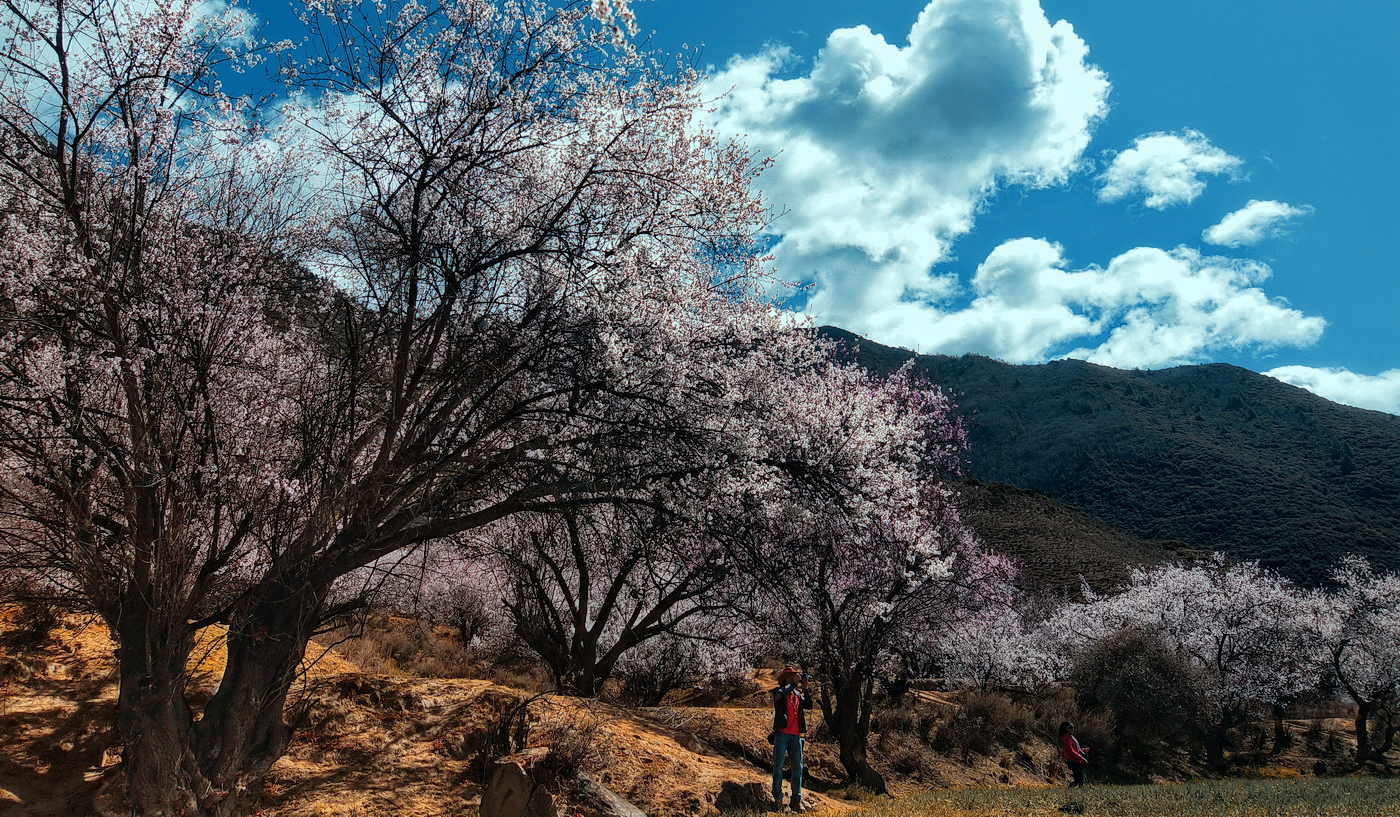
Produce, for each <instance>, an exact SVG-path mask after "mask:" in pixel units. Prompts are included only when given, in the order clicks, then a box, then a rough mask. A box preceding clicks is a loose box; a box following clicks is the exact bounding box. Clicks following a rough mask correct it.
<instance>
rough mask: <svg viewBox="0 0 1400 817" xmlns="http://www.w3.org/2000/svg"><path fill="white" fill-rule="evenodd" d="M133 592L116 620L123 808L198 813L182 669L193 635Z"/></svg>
mask: <svg viewBox="0 0 1400 817" xmlns="http://www.w3.org/2000/svg"><path fill="white" fill-rule="evenodd" d="M147 596H148V593H145V592H142V591H136V590H133V591H132V592H130V593H128V594H127V597H126V598H125V599H123V603H122V606H121V609H120V612H119V613H118V614H117V616H116V622H115V624H116V626H115V629H116V637H117V645H118V649H117V668H118V669H117V672H118V693H117V732H118V734H119V735H120V736H121V741H122V766H121V773H120V777H119V778H117V780H116V781H115V782H116V783H117V787H116V788H117V789H118V790H120V789H121V788H122V787H124V788H125V791H124V792H122V793H119V794H117V797H118V798H119V799H121V800H122V801H123V809H124V810H126V811H128V813H129V814H132V815H137V817H155V815H161V817H165V816H166V815H172V816H173V815H193V814H197V813H198V806H197V802H198V798H197V797H196V794H195V793H196V792H197V791H199V790H200V789H201V788H202V786H201V785H200V782H199V779H198V777H199V776H198V772H197V770H196V768H195V765H194V763H193V756H192V755H191V754H190V750H189V738H190V733H191V727H192V722H193V715H192V713H191V711H190V707H189V703H188V702H187V701H186V699H185V665H186V663H187V661H188V660H189V655H190V651H191V649H192V647H193V643H194V640H193V636H192V634H191V633H190V632H189V630H188V628H187V627H186V626H185V622H184V621H183V620H179V621H174V622H171V621H167V620H164V619H163V618H162V617H161V616H160V615H158V614H157V613H155V612H154V611H153V610H151V609H150V606H149V605H148V604H147V603H146V602H147V601H148V599H147Z"/></svg>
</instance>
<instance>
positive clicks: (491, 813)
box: [481, 760, 559, 817]
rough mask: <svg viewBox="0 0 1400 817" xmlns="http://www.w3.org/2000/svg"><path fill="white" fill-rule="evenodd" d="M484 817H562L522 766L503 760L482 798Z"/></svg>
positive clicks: (497, 764) (545, 792)
mask: <svg viewBox="0 0 1400 817" xmlns="http://www.w3.org/2000/svg"><path fill="white" fill-rule="evenodd" d="M481 817H559V809H558V808H557V807H556V806H555V805H554V797H553V796H551V795H550V793H549V792H547V791H545V790H544V787H543V786H540V785H538V784H536V783H535V781H533V780H531V779H530V776H529V775H528V774H526V773H525V769H524V768H522V767H521V765H520V764H519V763H513V762H511V761H508V760H502V761H498V762H497V763H496V768H495V769H494V770H493V771H492V772H491V779H490V780H489V781H487V783H486V790H485V791H484V792H483V793H482V795H481Z"/></svg>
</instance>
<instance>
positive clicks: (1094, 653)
mask: <svg viewBox="0 0 1400 817" xmlns="http://www.w3.org/2000/svg"><path fill="white" fill-rule="evenodd" d="M1397 591H1400V576H1397V575H1396V574H1376V573H1375V572H1373V570H1372V569H1371V567H1370V566H1369V565H1368V564H1367V563H1366V562H1365V561H1364V560H1361V559H1357V558H1349V559H1348V560H1345V561H1344V562H1343V564H1341V565H1339V566H1338V568H1337V570H1336V572H1335V574H1334V576H1333V585H1332V586H1331V587H1329V588H1324V589H1314V590H1308V589H1304V588H1299V587H1295V586H1293V585H1292V584H1290V583H1289V582H1288V581H1287V580H1285V579H1282V578H1280V577H1279V576H1277V575H1275V574H1272V573H1270V572H1268V571H1265V570H1262V569H1260V568H1259V567H1258V566H1257V565H1254V564H1230V563H1227V562H1226V561H1225V560H1224V559H1223V557H1220V556H1218V555H1217V556H1216V557H1214V558H1213V559H1212V560H1210V561H1208V562H1205V563H1200V564H1194V565H1180V564H1166V565H1162V566H1159V567H1157V568H1154V569H1151V570H1138V571H1136V572H1134V574H1133V576H1132V580H1131V582H1130V584H1129V586H1128V587H1126V588H1125V589H1124V590H1123V591H1122V592H1120V593H1117V594H1113V595H1103V596H1099V595H1096V594H1094V593H1093V592H1086V593H1085V599H1084V600H1082V601H1078V602H1071V603H1065V604H1058V605H1050V606H1045V605H1039V606H1038V609H1036V612H1035V613H1034V614H1029V615H1028V614H1023V613H1022V612H1020V611H1018V610H1017V609H1015V605H1012V606H1008V607H994V608H989V609H987V610H986V611H985V612H984V613H983V614H982V615H981V616H978V617H973V618H971V619H968V620H966V621H961V620H958V619H953V620H950V625H949V626H948V627H945V628H944V629H943V630H941V631H940V633H939V635H938V639H937V640H938V643H937V645H936V646H935V650H934V652H935V654H936V655H937V656H938V658H939V660H940V661H941V662H942V666H943V667H944V668H945V669H946V670H947V671H948V672H949V673H950V674H951V675H954V676H957V677H961V678H965V679H968V680H969V681H972V682H976V683H980V684H981V685H982V686H984V687H987V686H992V687H996V686H1002V687H1006V688H1019V689H1036V688H1042V689H1043V688H1045V687H1047V686H1050V685H1057V684H1074V685H1076V692H1077V693H1078V695H1079V697H1080V700H1081V702H1083V701H1085V700H1086V699H1088V700H1093V699H1094V698H1096V697H1098V699H1099V702H1100V703H1107V704H1109V708H1116V709H1117V710H1118V711H1119V714H1121V715H1127V714H1128V711H1129V710H1132V711H1135V712H1137V713H1139V714H1138V715H1137V716H1136V717H1134V718H1133V719H1132V720H1133V721H1136V722H1139V724H1140V722H1143V721H1149V720H1155V721H1157V724H1156V727H1155V728H1156V729H1157V730H1158V731H1159V733H1160V734H1159V735H1158V736H1159V737H1162V738H1167V737H1171V736H1173V735H1181V736H1182V737H1184V738H1185V740H1186V741H1187V742H1190V743H1198V744H1199V745H1200V746H1201V747H1202V748H1203V750H1204V753H1205V758H1206V760H1207V763H1208V764H1209V765H1211V766H1213V767H1215V768H1223V767H1224V765H1225V757H1224V748H1225V741H1226V737H1227V735H1228V733H1229V731H1230V730H1231V729H1232V728H1233V727H1237V726H1240V725H1243V724H1245V723H1246V722H1249V721H1251V720H1253V719H1256V718H1259V717H1261V716H1265V715H1273V716H1275V717H1279V716H1280V715H1281V713H1282V712H1283V711H1284V709H1285V708H1286V707H1287V705H1288V704H1290V703H1292V702H1294V701H1296V700H1298V699H1299V698H1300V697H1303V696H1307V695H1312V696H1324V697H1326V696H1340V697H1341V698H1342V699H1343V700H1348V701H1349V702H1350V703H1352V704H1354V706H1355V708H1356V720H1355V734H1356V744H1357V749H1356V761H1357V763H1358V764H1364V763H1367V762H1370V761H1376V762H1384V759H1385V754H1386V752H1388V751H1390V750H1391V749H1392V748H1393V746H1394V742H1395V736H1396V734H1397V731H1400V592H1397ZM1129 643H1131V644H1133V645H1134V647H1133V651H1134V652H1136V653H1138V654H1144V653H1145V654H1156V655H1159V656H1160V659H1159V660H1156V661H1155V662H1154V666H1152V667H1151V668H1150V669H1149V671H1148V672H1146V673H1139V674H1138V675H1137V677H1129V675H1130V673H1132V672H1134V671H1135V670H1133V669H1132V668H1129V667H1124V666H1104V662H1115V661H1121V660H1123V658H1124V655H1117V656H1115V650H1117V649H1118V647H1119V646H1121V645H1124V644H1129ZM1096 662H1098V663H1097V665H1096ZM1115 685H1116V686H1117V687H1118V691H1119V692H1123V691H1126V693H1127V694H1128V695H1129V697H1131V698H1132V700H1126V699H1118V700H1116V701H1115V700H1113V698H1114V694H1116V693H1114V692H1113V690H1111V689H1109V688H1111V687H1114V686H1115ZM1096 687H1102V688H1101V689H1096ZM1124 687H1135V688H1132V689H1127V690H1124ZM1103 692H1109V694H1107V695H1102V694H1100V693H1103ZM1139 724H1134V723H1128V722H1124V721H1120V723H1119V726H1120V727H1128V728H1134V727H1135V726H1137V725H1139ZM1276 734H1277V733H1276ZM1278 736H1279V737H1280V738H1283V735H1282V734H1278Z"/></svg>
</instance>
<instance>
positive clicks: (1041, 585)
mask: <svg viewBox="0 0 1400 817" xmlns="http://www.w3.org/2000/svg"><path fill="white" fill-rule="evenodd" d="M958 505H959V507H960V509H961V510H962V513H963V518H964V519H966V520H967V522H968V524H969V525H970V526H971V527H972V529H973V530H974V531H976V532H977V536H978V538H979V539H981V540H982V541H983V542H984V543H986V544H987V545H988V546H990V547H991V549H992V550H995V551H997V552H998V553H1001V554H1003V555H1006V556H1010V557H1012V558H1013V559H1015V560H1016V562H1017V565H1018V566H1019V568H1020V572H1019V574H1018V576H1017V584H1019V585H1020V586H1021V587H1022V589H1025V590H1028V591H1031V592H1032V593H1036V594H1040V593H1046V592H1048V593H1050V594H1052V595H1064V594H1067V595H1070V596H1075V595H1077V594H1078V592H1079V589H1080V587H1081V586H1082V585H1083V584H1088V585H1089V586H1090V587H1092V588H1093V589H1094V590H1096V591H1099V592H1113V591H1116V590H1118V589H1120V588H1122V587H1123V586H1124V585H1126V584H1127V583H1128V574H1129V571H1131V570H1132V569H1133V568H1135V567H1151V566H1152V565H1155V564H1160V563H1161V562H1164V561H1168V560H1170V559H1173V558H1179V557H1183V556H1185V557H1195V556H1199V555H1200V554H1198V553H1189V552H1183V551H1182V549H1181V543H1180V542H1155V541H1146V540H1143V539H1138V538H1136V537H1133V536H1129V535H1127V534H1125V533H1123V532H1122V531H1119V530H1116V529H1114V528H1112V527H1110V526H1109V525H1107V524H1105V523H1104V522H1102V521H1100V520H1098V519H1095V518H1094V517H1092V516H1090V515H1088V514H1086V513H1084V512H1083V511H1078V510H1075V509H1074V508H1071V507H1069V506H1068V505H1065V504H1064V503H1062V502H1057V501H1055V500H1053V499H1051V498H1050V497H1048V496H1045V495H1044V494H1038V493H1036V492H1035V491H1032V490H1029V489H1027V488H1017V487H1016V486H1015V485H1007V484H1006V483H1001V482H991V483H984V482H981V481H979V480H975V479H973V480H968V481H965V482H963V483H962V484H960V485H959V486H958Z"/></svg>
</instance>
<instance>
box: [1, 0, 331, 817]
mask: <svg viewBox="0 0 1400 817" xmlns="http://www.w3.org/2000/svg"><path fill="white" fill-rule="evenodd" d="M0 15H2V16H0V26H2V27H3V29H0V30H3V32H4V35H5V36H4V41H3V45H0V146H3V149H2V150H0V184H3V189H0V198H2V199H3V200H4V202H5V205H6V207H5V213H4V221H3V224H0V456H3V458H4V462H5V466H6V467H5V469H4V470H5V474H4V478H3V481H0V512H3V514H4V524H3V526H0V559H3V567H4V568H5V569H8V570H13V571H20V572H22V573H24V574H27V575H29V576H31V577H35V578H37V579H39V580H42V581H43V582H45V583H46V584H47V585H48V588H49V591H50V592H62V593H66V594H68V595H69V596H70V597H75V598H78V599H81V600H82V603H83V604H84V605H85V606H87V607H88V608H89V609H91V610H93V611H95V612H97V613H99V614H100V615H101V616H102V618H103V619H104V620H105V621H106V623H107V625H108V626H109V627H110V629H111V631H112V634H113V637H114V640H115V641H116V642H117V644H118V645H119V651H118V673H119V698H118V710H119V717H118V733H119V735H120V737H121V740H122V743H123V747H124V748H123V753H124V758H125V760H124V763H123V770H124V779H125V781H126V787H127V790H128V791H129V792H130V798H129V801H130V803H131V805H132V808H133V809H134V810H135V811H136V812H137V813H141V814H154V813H172V814H173V813H186V812H188V811H190V810H192V809H193V808H194V806H193V805H192V802H193V800H194V797H193V796H192V795H191V794H190V792H191V786H190V785H183V786H176V785H172V781H185V783H188V782H189V781H191V780H192V779H194V778H197V777H198V776H199V773H198V771H197V766H198V761H197V759H196V757H195V754H194V752H193V750H192V747H191V744H190V742H189V740H188V738H189V735H190V732H191V729H192V712H191V710H190V707H189V704H188V703H187V701H186V699H185V689H184V687H185V682H186V680H187V679H186V676H185V666H186V663H187V660H188V657H189V651H190V649H191V646H192V644H193V638H194V633H195V632H196V631H197V630H198V629H200V628H201V627H203V626H206V625H207V624H209V623H211V622H212V621H215V620H217V619H218V618H220V616H221V615H222V611H223V610H225V609H226V608H227V605H228V604H229V603H231V600H232V599H233V598H235V597H236V596H237V595H238V593H239V592H241V590H242V589H243V588H246V587H248V586H250V585H252V584H254V583H255V582H256V579H255V572H256V570H257V568H258V562H259V551H260V544H259V543H260V541H261V540H262V539H264V538H265V537H266V536H268V535H269V534H270V533H271V532H272V528H273V527H275V525H276V524H277V514H278V511H279V509H282V508H284V507H285V506H286V502H287V499H288V491H289V488H290V486H289V485H288V483H287V482H286V481H284V480H283V479H281V477H282V475H284V474H285V473H286V471H287V469H286V466H287V463H288V462H290V461H294V460H295V459H296V457H297V456H298V453H297V451H296V449H295V446H294V444H289V441H290V440H292V439H293V438H294V436H295V435H294V433H293V432H294V430H295V428H294V427H295V426H296V424H297V422H298V420H297V417H298V414H299V411H300V408H299V406H297V405H296V404H295V403H294V402H293V401H292V400H289V399H288V398H289V396H290V395H292V394H294V393H295V392H296V391H298V390H300V389H301V388H303V387H304V386H305V385H306V384H307V383H309V382H314V381H315V380H316V379H317V378H318V377H319V372H318V365H317V362H316V360H315V359H314V356H313V355H311V354H309V353H308V351H307V350H308V348H309V347H311V346H313V345H314V342H313V341H312V340H311V339H310V338H309V337H308V332H307V331H306V328H305V327H303V326H301V325H297V324H294V323H291V322H289V321H287V320H285V319H284V318H285V316H286V315H288V314H289V313H290V312H292V311H294V310H295V308H296V307H295V304H296V302H298V301H301V300H303V299H308V300H317V299H318V298H319V297H320V288H319V286H317V285H316V284H315V283H314V282H310V281H307V280H305V279H302V280H300V281H298V279H297V278H296V276H295V274H294V269H293V267H292V265H291V264H289V263H288V262H287V261H286V258H287V257H288V256H289V255H294V254H295V252H296V251H297V244H298V240H299V239H301V238H303V237H304V233H303V232H302V231H301V230H298V229H293V228H291V227H290V226H289V225H292V224H293V219H292V216H291V213H290V212H289V207H288V205H289V204H290V203H291V202H293V201H294V200H295V199H296V195H297V193H296V186H297V179H298V178H299V177H298V175H297V174H295V173H293V172H292V170H293V166H292V162H293V159H292V153H291V152H290V151H285V150H283V149H282V146H280V145H278V144H277V143H276V142H275V141H273V140H268V139H266V138H264V134H263V133H261V132H260V129H259V128H258V126H257V123H256V122H255V121H253V120H252V119H251V118H250V117H248V116H247V111H246V110H244V109H243V106H242V105H241V103H240V102H239V101H238V100H233V99H230V98H228V97H226V96H224V95H223V94H221V93H220V91H219V86H218V81H217V78H216V77H215V75H214V73H215V70H216V68H217V67H219V66H220V65H223V66H242V67H247V66H249V65H250V64H253V63H255V62H256V60H257V59H258V53H257V51H256V49H255V48H251V47H249V46H248V40H247V31H246V22H247V21H246V19H245V18H244V17H243V16H241V15H239V14H237V13H235V12H234V11H232V10H229V9H225V10H224V11H222V12H220V11H216V10H211V9H209V8H206V7H204V6H202V5H200V4H196V3H180V2H176V3H169V4H157V5H148V4H137V3H130V4H128V3H122V2H108V1H107V0H93V2H61V3H44V2H23V3H18V2H17V3H6V4H5V6H4V8H3V10H0ZM182 792H183V793H182Z"/></svg>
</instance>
